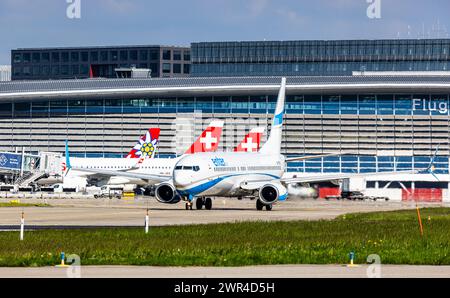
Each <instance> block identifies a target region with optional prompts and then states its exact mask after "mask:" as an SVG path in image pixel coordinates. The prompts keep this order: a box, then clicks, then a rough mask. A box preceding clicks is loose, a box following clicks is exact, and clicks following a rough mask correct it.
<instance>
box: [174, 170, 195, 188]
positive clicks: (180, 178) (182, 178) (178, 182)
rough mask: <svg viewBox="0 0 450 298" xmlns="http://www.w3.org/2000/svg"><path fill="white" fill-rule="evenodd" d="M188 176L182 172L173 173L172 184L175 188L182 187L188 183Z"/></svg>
mask: <svg viewBox="0 0 450 298" xmlns="http://www.w3.org/2000/svg"><path fill="white" fill-rule="evenodd" d="M190 180H191V179H190V178H189V175H186V173H182V172H175V173H174V175H173V183H174V185H175V187H184V186H186V185H188V184H189V183H190Z"/></svg>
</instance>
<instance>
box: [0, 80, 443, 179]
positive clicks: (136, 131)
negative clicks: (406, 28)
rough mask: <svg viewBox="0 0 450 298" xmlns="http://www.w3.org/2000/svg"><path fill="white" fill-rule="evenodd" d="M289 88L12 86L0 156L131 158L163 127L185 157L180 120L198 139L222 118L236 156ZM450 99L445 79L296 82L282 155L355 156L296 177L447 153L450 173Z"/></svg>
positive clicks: (111, 83)
mask: <svg viewBox="0 0 450 298" xmlns="http://www.w3.org/2000/svg"><path fill="white" fill-rule="evenodd" d="M279 82H280V78H279V77H242V78H180V79H114V80H64V81H37V82H25V81H23V82H5V83H1V84H0V121H1V122H2V124H1V129H0V138H1V145H0V151H13V150H15V149H16V147H19V148H21V147H25V148H26V151H28V152H38V151H57V152H63V150H64V141H65V140H66V139H68V140H69V141H70V145H71V150H72V152H73V153H74V154H76V155H82V156H91V157H98V156H122V155H124V154H125V153H127V150H128V149H129V148H131V147H132V146H133V144H134V142H135V141H136V138H137V136H139V135H140V134H142V133H143V132H144V131H145V130H146V129H148V128H149V127H160V128H161V129H162V135H161V140H160V149H159V153H160V154H162V155H174V154H179V153H182V151H183V149H185V148H176V147H174V145H173V144H174V140H175V141H176V140H177V135H176V133H177V131H178V132H179V130H180V129H186V127H183V126H182V125H181V127H180V125H179V123H177V120H178V121H181V120H183V119H184V120H186V121H189V120H190V119H191V120H192V119H193V123H194V124H195V125H194V126H193V128H194V130H195V131H193V132H192V136H194V135H195V133H196V132H197V131H200V130H201V129H202V128H203V127H204V126H206V125H207V124H208V121H207V119H212V118H218V119H223V120H225V125H226V127H225V130H224V139H223V140H224V141H223V142H222V143H223V145H222V148H221V149H222V150H229V149H231V148H233V146H234V145H235V142H237V141H238V140H239V137H240V136H241V135H243V134H244V133H245V130H247V129H249V128H251V126H255V125H264V126H266V127H268V125H270V118H271V117H272V112H273V109H274V105H275V100H276V93H277V90H278V88H279ZM449 94H450V77H445V76H444V77H443V76H423V77H416V76H413V77H398V76H397V77H385V76H352V77H326V78H324V77H289V78H288V86H287V95H288V97H287V103H286V116H285V117H286V128H285V133H284V142H283V148H282V152H283V153H285V154H287V155H299V154H322V153H324V152H349V151H350V152H355V155H354V156H342V157H340V158H328V159H325V160H320V161H317V162H312V161H311V162H306V163H293V164H290V165H289V169H290V170H291V171H300V172H341V171H352V172H361V173H364V172H374V171H391V170H393V169H394V168H395V169H397V170H408V169H414V168H422V167H423V166H424V165H425V164H427V163H428V162H429V161H430V156H432V155H433V154H434V151H435V150H436V147H437V146H438V145H439V146H440V150H439V153H438V154H439V156H440V157H439V158H438V160H437V164H436V166H437V171H438V172H439V173H442V174H447V173H448V169H449V162H448V155H449V140H450V132H449V131H450V130H449V129H450V121H449ZM199 117H200V118H199ZM180 119H181V120H180ZM181 124H182V122H181ZM230 140H231V142H230ZM233 141H235V142H233ZM187 142H188V141H187ZM187 145H188V143H187V144H186V146H187Z"/></svg>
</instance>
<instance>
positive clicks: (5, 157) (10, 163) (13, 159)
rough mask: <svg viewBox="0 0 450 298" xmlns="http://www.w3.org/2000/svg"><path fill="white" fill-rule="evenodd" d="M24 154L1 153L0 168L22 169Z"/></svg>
mask: <svg viewBox="0 0 450 298" xmlns="http://www.w3.org/2000/svg"><path fill="white" fill-rule="evenodd" d="M21 166H22V155H21V154H13V153H0V169H7V170H20V167H21Z"/></svg>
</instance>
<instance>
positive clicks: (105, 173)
mask: <svg viewBox="0 0 450 298" xmlns="http://www.w3.org/2000/svg"><path fill="white" fill-rule="evenodd" d="M72 170H75V171H81V172H87V173H91V174H90V176H92V175H99V176H102V177H105V176H107V177H113V176H117V177H125V178H133V179H142V180H151V181H155V182H164V181H168V180H170V179H171V178H172V176H169V175H167V176H166V175H154V174H145V173H136V172H126V171H111V170H101V169H100V170H99V169H84V168H72Z"/></svg>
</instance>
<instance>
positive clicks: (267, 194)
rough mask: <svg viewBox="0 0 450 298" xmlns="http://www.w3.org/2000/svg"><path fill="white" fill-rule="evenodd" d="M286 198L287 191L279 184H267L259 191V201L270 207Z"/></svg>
mask: <svg viewBox="0 0 450 298" xmlns="http://www.w3.org/2000/svg"><path fill="white" fill-rule="evenodd" d="M286 198H287V189H286V187H284V186H283V185H282V184H281V183H268V184H266V185H264V186H263V187H261V188H260V189H259V200H260V201H261V202H262V203H263V204H264V205H271V204H273V203H275V202H276V201H278V200H281V201H284V200H285V199H286Z"/></svg>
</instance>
